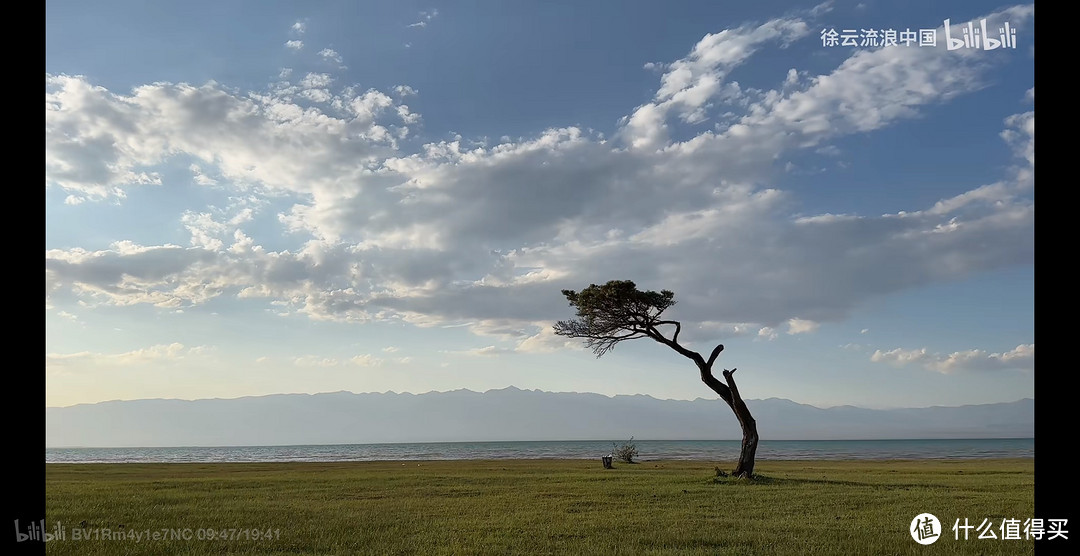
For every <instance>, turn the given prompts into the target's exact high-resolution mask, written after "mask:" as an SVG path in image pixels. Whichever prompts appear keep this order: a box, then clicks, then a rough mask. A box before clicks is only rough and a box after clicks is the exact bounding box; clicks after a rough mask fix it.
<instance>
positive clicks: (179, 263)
mask: <svg viewBox="0 0 1080 556" xmlns="http://www.w3.org/2000/svg"><path fill="white" fill-rule="evenodd" d="M1033 15H1034V8H1033V7H1018V8H1012V9H1009V10H1007V11H1005V12H1002V13H999V14H991V15H990V16H989V17H991V18H1007V19H1009V21H1011V22H1012V23H1013V24H1014V25H1023V24H1024V23H1025V22H1027V21H1030V20H1031V19H1032V18H1033ZM434 17H435V12H431V13H430V14H421V19H420V21H419V22H417V23H416V24H415V25H417V26H422V25H425V24H426V23H427V22H428V21H430V20H431V19H432V18H434ZM807 17H809V15H803V16H793V17H787V18H778V19H774V20H771V21H768V22H766V23H764V24H761V25H756V26H755V25H747V26H742V27H738V28H735V29H729V30H725V31H721V32H719V33H715V34H709V35H706V36H705V37H704V38H702V39H701V40H700V41H699V42H698V43H697V44H696V45H694V47H693V48H691V50H690V52H689V53H688V54H687V55H686V56H685V57H683V58H681V59H679V60H675V61H673V62H671V63H668V64H664V65H663V66H662V69H663V73H662V76H661V78H660V82H659V84H658V87H657V89H656V92H655V94H654V95H653V98H652V99H651V100H650V101H649V102H647V103H645V104H642V105H641V106H638V107H636V108H632V109H631V110H630V111H629V113H628V114H627V116H626V117H625V118H624V119H623V120H622V123H621V124H620V126H619V128H618V129H617V130H616V133H614V134H612V138H611V139H607V138H605V137H604V136H602V135H601V134H599V133H596V132H593V131H589V130H583V129H579V128H577V127H574V126H565V127H555V128H551V129H547V130H545V131H543V132H541V133H538V134H536V135H535V136H532V137H527V138H522V139H519V140H514V141H503V142H500V143H498V144H488V143H483V142H470V141H469V140H467V139H464V138H455V139H447V140H442V141H434V142H428V143H426V144H423V145H422V146H419V147H412V146H411V145H412V143H411V141H410V138H411V137H412V135H413V130H414V128H415V127H416V126H418V125H419V124H420V122H421V116H420V115H419V114H416V113H414V112H413V111H412V110H411V109H410V108H409V106H408V105H407V104H405V103H404V99H405V98H406V97H407V96H411V95H415V94H417V92H416V91H415V90H413V89H412V88H411V87H408V86H406V85H402V86H399V87H397V88H396V89H395V90H394V91H390V92H389V93H386V92H382V91H378V90H375V89H362V88H360V87H357V86H343V85H341V84H338V83H336V82H335V78H334V76H333V75H332V74H329V73H318V72H310V73H306V74H304V75H303V76H302V77H300V78H298V79H296V80H294V81H289V80H287V78H284V77H283V81H281V82H278V83H275V84H273V85H271V86H270V87H269V88H268V89H267V90H266V91H259V92H248V93H241V92H239V91H235V90H231V89H229V88H228V87H225V86H223V85H221V84H218V83H213V82H211V83H207V84H205V85H202V86H193V85H189V84H184V83H179V84H174V83H154V84H149V85H144V86H141V87H138V88H136V89H134V90H133V91H131V92H129V93H119V92H113V91H108V90H106V89H104V88H102V87H99V86H95V85H94V84H93V83H91V82H90V81H89V80H88V79H86V78H84V77H81V76H70V75H48V76H46V187H55V188H60V189H62V190H64V191H65V192H66V193H67V194H68V196H69V197H68V198H69V202H71V203H79V202H86V201H100V200H105V199H109V200H121V201H122V199H123V198H124V197H125V192H126V191H129V190H131V189H132V188H137V187H161V186H163V185H164V184H163V180H162V173H163V170H162V168H163V167H164V166H167V165H169V164H172V163H174V162H175V161H177V160H184V161H187V162H185V163H184V165H183V168H188V169H189V171H190V172H191V174H192V181H193V182H194V183H197V184H200V185H201V186H205V187H216V188H221V189H223V190H226V191H230V192H237V193H243V194H245V195H251V196H253V197H255V198H260V197H273V198H275V199H279V200H280V199H285V200H287V201H286V202H287V204H290V205H291V206H289V207H288V208H287V209H285V210H281V211H280V212H279V213H277V214H276V217H277V221H278V223H279V225H280V231H281V232H282V233H286V234H293V235H294V236H293V237H300V238H303V241H305V243H304V245H303V247H302V248H298V249H292V250H281V249H279V250H272V249H268V248H266V247H264V244H265V243H266V242H265V241H264V239H263V238H262V237H260V236H258V235H257V234H255V232H253V231H252V230H251V228H250V227H249V224H250V222H251V219H252V217H253V215H254V214H258V213H259V211H262V210H266V208H265V206H266V205H265V204H259V203H257V202H255V203H249V204H247V205H237V206H234V207H224V208H222V207H210V208H209V209H208V210H207V211H205V212H187V213H185V214H183V215H182V216H181V220H182V223H183V226H184V227H185V229H186V230H188V232H189V233H190V243H189V244H188V245H168V244H163V245H139V244H137V243H135V242H134V241H131V240H122V241H118V242H116V243H114V244H113V245H112V246H110V247H109V248H107V249H101V250H93V251H91V250H86V249H80V248H71V249H50V250H47V251H46V296H47V302H50V300H53V299H65V300H79V301H82V302H84V303H90V304H95V303H99V304H110V305H135V304H152V305H156V306H159V307H163V308H181V307H185V306H188V305H195V304H201V303H206V302H207V301H208V300H211V299H214V298H217V297H221V296H227V297H235V298H242V299H256V300H264V301H266V302H267V303H273V304H274V305H273V306H274V307H276V308H277V310H279V311H280V312H282V313H300V314H304V315H306V316H308V317H310V318H314V319H331V320H345V321H368V320H400V321H405V322H409V323H413V324H416V325H420V326H432V325H437V324H468V325H469V326H470V327H471V329H472V330H473V331H474V332H475V333H477V334H478V335H480V336H494V337H497V338H499V339H500V340H506V341H510V342H512V343H513V345H514V346H515V347H514V348H512V349H516V350H519V351H549V350H554V349H561V348H562V347H564V346H565V342H562V341H561V339H558V338H555V337H553V336H551V335H550V334H549V333H548V332H546V331H547V330H548V323H549V322H550V321H552V320H555V319H558V318H565V316H566V307H565V301H564V300H562V299H561V296H560V295H559V291H560V289H563V288H571V289H579V288H581V287H583V286H585V285H587V284H589V283H593V282H603V281H606V280H609V279H616V278H619V279H633V280H635V281H636V282H637V283H638V284H639V285H640V286H642V287H646V288H651V289H660V288H664V289H670V290H673V291H675V292H676V293H677V295H678V299H679V300H680V303H679V305H678V306H676V307H675V308H673V310H672V315H673V316H675V317H677V318H681V319H684V320H687V321H691V322H698V323H702V324H701V325H700V326H699V327H697V328H696V329H694V328H692V327H691V328H690V329H688V330H687V331H686V332H685V334H686V336H685V337H686V338H687V339H689V340H693V339H695V338H701V337H705V336H713V335H715V333H716V331H717V330H724V331H725V332H726V333H729V334H730V333H740V334H758V335H759V336H760V337H762V338H775V337H777V331H778V330H780V331H784V332H786V333H787V334H801V333H812V332H813V331H814V330H815V329H817V327H818V326H819V325H820V324H821V323H825V322H835V321H838V320H841V319H843V318H844V317H845V316H846V315H848V314H849V313H850V312H851V311H852V310H854V309H855V308H857V307H859V306H861V305H862V304H864V303H865V302H867V301H868V300H870V299H873V298H876V297H880V296H884V295H888V294H891V293H895V292H899V291H902V290H905V289H909V288H915V287H919V286H923V285H927V284H931V283H936V282H941V281H947V280H955V279H961V278H964V277H968V276H971V275H973V274H975V273H979V272H983V271H987V270H993V269H998V268H1004V267H1008V266H1013V265H1028V264H1032V262H1033V259H1034V201H1033V193H1032V191H1033V187H1034V111H1030V112H1018V113H1017V114H1015V115H1012V116H1010V117H1009V118H1007V119H1006V120H1005V121H1003V122H1002V134H1001V137H1002V140H1003V141H1005V142H1006V143H1007V144H1008V145H1009V146H1010V147H1011V148H1012V149H1013V151H1014V153H1015V155H1016V158H1015V163H1014V165H1013V167H1012V168H1011V169H1010V170H1009V172H1008V173H1007V175H1003V176H1001V179H1000V180H998V181H996V182H994V183H986V184H978V185H977V186H975V187H972V188H971V189H970V190H969V191H967V192H966V193H963V194H961V195H957V196H953V197H950V198H947V199H941V200H939V201H938V202H936V203H935V204H933V205H932V206H927V207H925V208H924V209H922V210H915V211H910V210H909V211H903V212H901V211H899V210H898V211H896V212H894V213H889V214H878V215H869V214H828V213H825V214H816V215H811V216H805V215H799V207H798V206H796V205H795V201H794V199H793V198H792V196H791V195H790V193H788V192H786V191H784V190H781V189H778V188H776V187H772V186H770V185H768V184H769V183H770V182H771V181H772V180H773V176H774V167H773V164H774V161H775V160H776V159H777V158H778V157H780V156H781V155H785V154H790V153H794V152H800V151H804V150H808V149H813V148H821V147H828V146H829V145H828V144H829V141H832V140H835V139H839V138H843V137H846V136H851V135H855V134H862V133H867V132H871V131H874V130H877V129H881V128H883V127H886V126H889V125H891V124H894V123H896V122H899V121H902V120H905V119H909V118H913V117H917V116H919V115H920V114H921V111H922V110H923V109H924V108H926V107H930V106H935V105H940V104H942V103H946V102H948V101H950V100H951V99H954V98H956V97H958V96H961V95H964V94H967V93H971V92H973V91H976V90H978V89H980V88H981V87H983V86H984V85H985V83H984V79H985V77H986V75H987V74H988V72H990V71H992V69H993V65H994V60H993V57H990V56H986V55H984V54H983V53H980V52H975V51H971V52H956V53H954V52H949V53H945V52H943V51H942V49H930V48H925V49H920V48H882V49H878V50H873V51H869V50H866V51H863V50H856V51H854V52H853V54H852V55H851V56H850V57H848V58H847V59H846V60H844V61H843V62H842V63H840V64H839V65H838V66H837V67H836V68H835V69H833V70H832V71H830V72H828V73H825V74H822V75H816V76H812V75H808V74H807V73H806V72H800V71H798V70H796V69H792V70H791V71H790V72H788V74H787V75H786V76H785V77H784V79H783V81H782V82H779V83H777V84H776V85H775V87H774V88H772V89H771V90H752V89H745V88H743V87H741V86H740V85H739V84H738V83H737V82H734V81H730V80H729V76H730V74H731V72H732V70H733V69H735V68H736V67H738V66H739V65H741V64H744V63H745V62H746V61H747V60H750V59H752V57H753V56H754V55H755V54H756V53H758V52H759V51H760V50H762V49H764V48H780V47H783V46H784V45H786V44H789V43H791V42H792V41H795V40H798V39H800V38H803V37H804V36H806V35H807V34H808V33H810V31H811V26H810V24H809V23H808V21H807ZM292 30H293V32H294V34H295V35H296V36H299V35H301V34H303V31H304V26H303V24H302V23H301V22H298V23H297V24H296V25H294V26H293V28H292ZM289 43H298V44H297V45H295V46H291V48H300V46H302V43H300V41H299V40H291V41H289ZM319 54H320V56H321V57H322V58H324V59H325V60H328V61H332V62H335V63H337V64H340V63H341V58H340V56H339V55H338V54H337V52H335V51H333V50H331V49H325V50H323V51H322V52H320V53H319ZM283 75H287V73H283ZM1030 96H1031V97H1032V99H1033V96H1034V90H1033V89H1032V91H1031V93H1030ZM1017 100H1018V101H1021V100H1023V99H1017ZM703 122H708V123H709V124H710V125H708V126H706V127H707V129H704V130H701V128H700V127H694V126H700V124H702V123H703ZM245 211H246V212H245ZM1021 347H1024V346H1021ZM1030 347H1031V349H1032V353H1033V347H1034V346H1033V345H1032V346H1030ZM500 349H504V348H498V347H496V346H490V348H480V349H477V350H473V352H472V354H474V355H483V354H485V353H494V352H497V351H498V350H500ZM1018 349H1020V348H1018ZM485 350H486V351H485ZM879 353H881V355H879V354H878V353H875V355H874V357H875V358H876V359H875V361H878V360H880V361H894V362H900V361H902V360H903V361H908V360H912V361H913V360H916V359H917V360H919V362H920V363H922V364H924V365H927V364H929V365H931V366H932V367H933V368H934V369H935V370H941V369H952V368H961V367H965V366H966V365H968V364H969V362H971V361H976V360H980V361H990V360H992V359H993V357H994V355H993V354H991V355H986V356H984V354H981V352H980V353H979V354H974V355H972V354H969V355H962V354H953V355H951V356H949V357H948V358H946V359H944V360H937V359H934V360H933V361H931V362H930V363H927V362H926V361H925V360H924V359H919V357H923V358H925V357H930V356H926V355H925V354H923V355H922V356H919V357H915V356H910V357H909V356H908V355H905V352H902V351H897V350H894V351H890V352H884V353H882V352H879ZM972 353H974V352H972ZM1005 355H1007V354H1004V355H1001V356H1000V357H999V358H998V361H999V362H1000V361H1005V360H1004V359H1002V358H1003V357H1005ZM954 356H955V357H956V358H955V360H954V359H953V357H954ZM911 357H915V359H911ZM1032 357H1033V355H1032ZM905 358H906V359H905ZM965 358H966V359H965ZM375 360H376V358H369V359H366V360H365V361H363V362H360V361H353V362H352V364H366V365H372V364H375V363H373V361H375ZM1014 360H1015V359H1013V360H1010V361H1014ZM950 361H953V362H951V363H950ZM337 363H338V362H337V361H335V364H337ZM298 364H300V363H298ZM312 364H319V363H317V362H316V363H312ZM343 364H344V363H343ZM971 364H973V363H971ZM942 372H945V371H942Z"/></svg>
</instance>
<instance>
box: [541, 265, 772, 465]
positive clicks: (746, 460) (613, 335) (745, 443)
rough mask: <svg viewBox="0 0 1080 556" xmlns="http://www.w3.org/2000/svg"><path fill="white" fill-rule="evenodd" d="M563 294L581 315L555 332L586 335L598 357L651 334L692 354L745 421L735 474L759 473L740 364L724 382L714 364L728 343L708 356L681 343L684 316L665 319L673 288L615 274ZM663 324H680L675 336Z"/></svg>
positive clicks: (706, 377)
mask: <svg viewBox="0 0 1080 556" xmlns="http://www.w3.org/2000/svg"><path fill="white" fill-rule="evenodd" d="M562 294H563V295H564V296H566V299H567V301H569V302H570V306H571V307H574V308H576V309H577V318H575V319H572V320H561V321H559V322H557V323H555V334H557V335H559V336H569V337H571V338H585V346H586V347H589V348H592V350H593V353H595V354H596V356H597V357H600V356H602V355H604V354H605V353H607V352H609V351H611V349H612V348H614V347H615V344H617V343H619V342H621V341H623V340H633V339H636V338H652V339H653V340H655V341H657V342H660V343H661V344H664V345H665V346H668V347H669V348H671V349H673V350H675V351H676V352H678V353H679V355H682V356H683V357H686V358H688V359H690V360H692V361H693V362H694V365H696V366H697V368H698V371H699V373H700V375H701V381H702V382H704V383H705V385H706V386H708V387H709V388H710V389H711V390H712V391H713V392H716V393H717V394H718V395H719V396H720V397H721V398H722V399H723V400H724V401H725V402H726V403H727V404H728V406H729V407H731V410H732V411H734V412H735V417H736V418H738V419H739V425H740V426H741V427H742V433H743V439H742V449H741V450H740V452H739V463H738V465H737V466H736V467H735V470H734V471H732V475H735V476H736V477H750V476H752V475H753V474H754V457H755V454H756V453H757V445H758V432H757V421H755V420H754V417H753V416H751V415H750V410H749V409H748V408H747V407H746V403H745V402H743V399H742V396H741V395H740V394H739V389H738V388H736V387H735V377H734V375H735V369H731V370H730V371H729V370H727V369H724V382H720V381H719V380H717V378H716V377H714V376H713V372H712V368H713V363H715V362H716V358H717V357H719V356H720V352H721V351H724V345H723V344H718V345H717V346H716V347H715V348H713V350H712V353H711V354H709V358H708V360H706V359H705V358H704V357H702V356H701V354H700V353H698V352H696V351H690V350H688V349H686V348H684V347H683V346H682V345H681V344H679V332H680V331H682V325H681V324H680V323H679V321H674V320H661V319H660V314H661V313H663V312H664V310H666V309H667V308H669V307H671V306H672V305H674V304H675V294H674V293H672V292H670V291H668V290H663V291H660V292H654V291H641V290H639V289H637V286H636V285H635V284H634V283H633V282H631V281H630V280H612V281H610V282H608V283H607V284H604V285H603V286H598V285H596V284H591V285H590V286H589V287H588V288H585V289H584V290H582V291H580V292H576V291H574V290H562ZM662 326H674V327H675V332H674V333H673V334H672V336H671V338H668V337H667V336H665V335H664V334H663V333H662V332H661V331H660V327H662ZM725 382H726V384H725Z"/></svg>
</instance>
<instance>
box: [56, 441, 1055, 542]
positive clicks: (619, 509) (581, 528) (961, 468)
mask: <svg viewBox="0 0 1080 556" xmlns="http://www.w3.org/2000/svg"><path fill="white" fill-rule="evenodd" d="M727 465H728V464H724V466H727ZM713 467H714V465H713V464H711V463H707V462H645V463H640V464H634V465H628V464H621V465H620V464H616V468H615V469H612V470H605V469H603V468H602V467H601V465H600V462H599V460H597V461H583V460H576V461H553V460H537V461H518V460H515V461H431V462H404V463H403V462H355V463H257V464H256V463H253V464H246V463H231V464H229V463H225V464H145V465H144V464H101V465H97V464H48V465H47V466H46V483H45V493H46V527H47V528H49V529H51V528H54V527H55V526H56V524H57V523H60V524H61V525H62V526H63V527H64V530H65V536H66V540H55V541H52V542H49V543H47V544H46V547H47V552H48V553H50V554H139V553H144V554H219V553H233V554H237V553H246V554H266V553H271V554H356V553H360V554H524V553H539V554H597V553H616V554H860V555H864V554H1029V553H1032V552H1033V548H1034V542H1033V541H1025V540H1001V539H998V540H989V539H977V538H975V537H976V536H977V532H976V531H975V530H972V531H971V538H970V539H969V540H967V541H965V540H963V537H962V536H961V540H954V538H953V532H952V530H951V528H952V525H953V522H954V521H955V520H956V519H957V518H960V519H961V521H963V518H965V517H966V518H968V520H969V521H970V522H972V524H974V525H978V524H979V523H980V522H981V521H982V520H983V519H984V518H987V519H990V520H991V521H992V522H993V524H994V527H995V529H997V528H998V527H999V526H1000V524H1001V520H1002V519H1003V518H1013V519H1020V520H1021V521H1023V520H1024V519H1026V518H1030V517H1042V516H1034V515H1033V514H1034V486H1035V479H1034V460H1033V459H1010V460H948V461H945V460H938V461H873V462H866V461H845V462H835V461H812V462H807V461H760V462H759V463H758V468H757V472H758V474H759V476H760V477H761V478H760V479H759V480H757V481H745V480H735V479H717V478H716V477H715V473H714V472H713ZM922 512H930V513H933V514H934V515H936V516H937V517H938V518H939V519H940V520H941V521H942V523H943V525H944V527H943V529H944V532H943V534H942V536H941V538H940V539H939V540H938V541H937V542H936V543H934V544H933V545H930V546H921V545H918V544H916V543H915V542H914V541H913V540H912V538H911V536H910V534H909V533H908V526H909V524H910V522H911V520H912V518H914V517H915V516H916V515H917V514H919V513H922ZM80 524H83V525H82V528H81V529H80ZM74 529H80V531H84V532H86V533H89V534H91V535H93V534H95V531H96V534H97V535H98V536H99V539H98V540H93V539H91V540H75V539H74V538H73V537H74V531H73V530H74ZM106 529H107V530H109V531H110V533H111V535H112V536H113V537H114V538H111V539H109V540H106V539H103V538H100V537H101V535H102V532H103V531H104V530H106ZM170 529H173V530H178V531H179V532H180V534H187V535H190V540H185V539H183V538H178V539H172V540H153V539H148V538H143V539H142V540H141V541H136V540H135V539H133V538H130V537H132V536H134V535H136V534H140V533H141V534H143V535H144V536H145V534H146V532H147V531H149V532H150V533H151V534H153V533H154V532H162V534H166V535H167V534H169V532H168V530H170ZM208 529H213V530H216V531H222V530H229V529H233V530H235V532H232V533H230V532H229V531H225V532H226V534H231V535H233V536H234V537H238V538H232V539H228V538H226V539H214V540H209V539H206V540H203V539H199V538H197V537H198V536H206V534H205V531H204V530H208ZM256 529H257V530H258V531H259V535H260V537H261V536H263V535H265V534H266V532H267V530H270V538H268V539H267V538H260V539H258V540H255V539H254V538H253V536H254V534H255V533H254V530H256ZM185 530H186V531H187V533H185V532H184V531H185ZM120 532H124V535H125V536H124V537H120V538H115V537H116V536H117V535H118V534H119V533H120ZM996 532H997V533H998V535H999V536H1000V531H996ZM1021 536H1022V535H1021ZM1043 542H1046V543H1048V542H1053V541H1043Z"/></svg>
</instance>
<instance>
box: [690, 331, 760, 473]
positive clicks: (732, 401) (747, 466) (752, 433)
mask: <svg viewBox="0 0 1080 556" xmlns="http://www.w3.org/2000/svg"><path fill="white" fill-rule="evenodd" d="M723 350H724V346H723V345H718V346H716V349H714V350H713V353H712V355H711V356H710V357H709V360H708V361H705V360H703V359H700V358H695V362H697V363H698V368H699V369H700V371H701V381H702V382H704V383H705V385H706V386H708V387H709V388H710V389H711V390H712V391H713V392H716V393H717V394H718V395H719V396H720V397H721V398H722V399H723V400H724V401H725V402H727V404H728V406H729V407H731V410H732V411H734V412H735V417H737V418H738V419H739V426H740V427H742V434H743V439H742V447H741V449H740V450H739V463H738V465H736V467H735V470H734V471H732V475H735V476H736V477H747V478H749V477H753V475H754V458H755V456H756V455H757V446H758V432H757V421H755V420H754V417H753V415H751V414H750V409H749V408H748V407H746V402H744V401H743V399H742V396H741V395H739V388H738V387H737V386H735V377H734V376H733V375H734V374H735V371H736V369H731V370H730V371H729V370H726V369H725V370H724V382H726V383H727V384H725V383H724V382H720V381H719V380H717V379H716V377H715V376H713V374H712V366H713V362H714V361H716V357H717V356H718V355H720V352H721V351H723ZM699 357H700V356H699Z"/></svg>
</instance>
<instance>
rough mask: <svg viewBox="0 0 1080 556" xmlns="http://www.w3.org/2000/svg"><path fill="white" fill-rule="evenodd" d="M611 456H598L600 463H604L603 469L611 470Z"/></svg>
mask: <svg viewBox="0 0 1080 556" xmlns="http://www.w3.org/2000/svg"><path fill="white" fill-rule="evenodd" d="M611 460H612V456H600V461H602V462H604V469H611Z"/></svg>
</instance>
